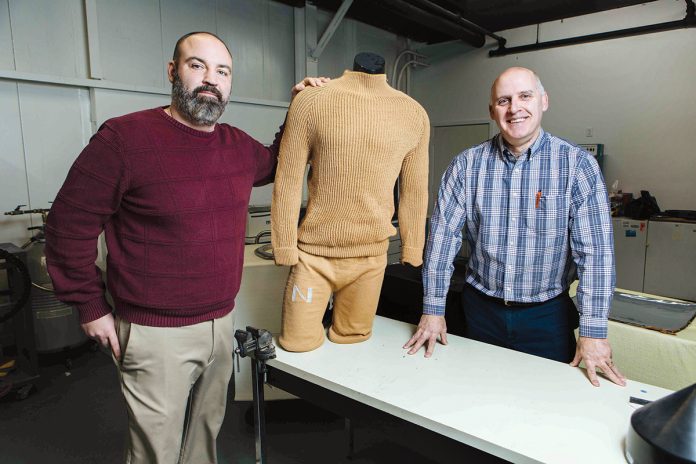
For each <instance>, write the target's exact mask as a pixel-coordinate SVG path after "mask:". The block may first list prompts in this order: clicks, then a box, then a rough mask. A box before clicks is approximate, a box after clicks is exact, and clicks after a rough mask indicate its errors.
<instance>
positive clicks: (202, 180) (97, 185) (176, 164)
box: [46, 108, 282, 327]
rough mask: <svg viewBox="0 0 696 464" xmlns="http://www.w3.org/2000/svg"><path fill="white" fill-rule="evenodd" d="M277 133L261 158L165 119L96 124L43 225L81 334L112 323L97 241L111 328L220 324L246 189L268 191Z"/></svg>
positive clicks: (227, 134) (231, 135)
mask: <svg viewBox="0 0 696 464" xmlns="http://www.w3.org/2000/svg"><path fill="white" fill-rule="evenodd" d="M281 132H282V128H281ZM281 132H278V134H276V138H275V141H274V143H273V145H272V146H271V147H268V148H267V147H265V146H263V145H262V144H260V143H259V142H257V141H255V140H254V139H253V138H251V137H250V136H249V135H247V134H246V133H244V132H242V131H241V130H239V129H237V128H234V127H232V126H229V125H227V124H216V126H215V130H214V131H213V132H202V131H198V130H195V129H192V128H190V127H187V126H185V125H183V124H181V123H179V122H177V121H176V120H175V119H173V118H171V117H170V116H169V115H167V113H165V112H164V110H163V108H155V109H150V110H145V111H140V112H137V113H132V114H128V115H125V116H121V117H118V118H114V119H110V120H108V121H106V122H105V123H104V124H103V125H102V126H101V128H100V129H99V131H98V132H97V133H96V134H95V135H94V136H93V137H92V139H91V140H90V142H89V144H88V145H87V147H85V149H84V150H83V151H82V153H80V155H79V156H78V158H77V160H76V161H75V163H74V164H73V166H72V168H71V169H70V171H69V173H68V176H67V179H66V180H65V183H64V184H63V187H62V188H61V189H60V191H59V192H58V196H57V197H56V200H55V202H54V203H53V206H52V208H51V212H50V214H49V215H48V221H47V224H46V262H47V267H48V271H49V273H50V275H51V278H52V279H53V284H54V287H55V289H56V295H57V297H58V298H59V299H60V300H62V301H64V302H66V303H68V304H72V305H75V306H76V307H77V309H78V310H79V312H80V320H81V322H82V323H85V322H90V321H93V320H95V319H98V318H100V317H102V316H105V315H106V314H108V313H110V312H111V307H110V306H109V305H108V303H107V302H106V299H105V297H104V293H105V291H104V285H103V283H102V278H101V273H100V271H99V268H97V266H96V265H95V264H94V262H95V259H96V257H97V239H98V236H99V234H100V233H101V231H102V230H105V235H106V244H107V248H108V258H107V282H108V287H109V292H110V293H111V296H112V297H113V300H114V304H115V311H116V313H117V314H119V315H120V316H121V317H123V318H124V319H126V320H128V321H130V322H133V323H136V324H141V325H149V326H156V327H179V326H184V325H191V324H196V323H199V322H202V321H206V320H210V319H214V318H219V317H222V316H224V315H225V314H227V313H229V312H230V311H231V310H232V309H233V307H234V298H235V296H236V295H237V292H238V291H239V286H240V283H241V277H242V267H243V261H244V235H245V226H246V212H247V207H248V203H249V197H250V195H251V188H252V186H258V185H264V184H267V183H269V182H272V181H273V176H274V172H275V167H276V162H277V155H278V145H279V143H280V137H281Z"/></svg>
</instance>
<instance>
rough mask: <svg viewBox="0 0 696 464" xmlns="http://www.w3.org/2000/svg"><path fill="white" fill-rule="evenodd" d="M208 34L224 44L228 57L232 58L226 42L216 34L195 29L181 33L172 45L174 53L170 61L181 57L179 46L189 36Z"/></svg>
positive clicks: (176, 60) (175, 60) (176, 61)
mask: <svg viewBox="0 0 696 464" xmlns="http://www.w3.org/2000/svg"><path fill="white" fill-rule="evenodd" d="M200 35H203V36H208V37H212V38H214V39H216V40H217V41H218V42H220V43H221V44H222V45H224V46H225V49H226V50H227V53H228V54H229V55H230V59H232V53H231V52H230V49H229V47H228V46H227V44H226V43H225V42H224V41H223V40H222V39H221V38H220V37H218V36H216V35H215V34H213V33H212V32H205V31H196V32H189V33H188V34H184V35H182V36H181V37H180V38H179V40H177V41H176V45H175V46H174V55H173V56H172V61H174V62H175V63H178V62H179V58H180V57H181V46H182V44H183V43H184V42H186V41H187V40H189V37H196V36H200Z"/></svg>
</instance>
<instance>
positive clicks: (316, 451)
mask: <svg viewBox="0 0 696 464" xmlns="http://www.w3.org/2000/svg"><path fill="white" fill-rule="evenodd" d="M70 359H71V361H72V362H71V364H72V365H71V368H70V371H69V372H66V366H65V363H64V358H63V357H62V356H46V355H44V356H42V357H41V358H40V361H41V378H40V379H39V381H38V382H37V390H36V391H34V392H33V393H32V394H31V395H30V396H29V397H28V398H27V399H25V400H21V401H18V400H15V399H12V398H11V397H5V398H2V399H0V462H1V463H2V464H43V463H47V464H48V463H50V464H82V463H85V464H86V463H99V464H117V463H121V462H122V460H121V456H122V449H123V443H124V434H125V431H126V425H127V422H126V413H125V406H124V403H123V399H122V397H121V393H120V390H119V386H118V380H117V374H116V370H115V367H114V365H113V363H112V361H111V359H110V358H109V357H108V356H106V355H105V354H103V353H102V352H100V351H96V352H92V351H90V350H88V349H86V348H82V349H79V350H74V351H73V352H72V353H71V357H70ZM232 397H233V393H232V391H230V400H229V404H228V408H227V413H226V416H225V421H224V423H223V427H222V430H221V432H220V436H219V438H218V456H219V462H220V463H221V464H228V463H235V464H246V463H254V462H255V454H254V434H253V428H252V426H251V424H250V423H249V421H248V420H247V419H249V418H250V403H248V402H235V401H232V400H231V398H232ZM245 416H246V419H245ZM344 424H345V423H344V420H343V418H340V417H338V416H335V415H333V414H331V413H328V412H326V411H324V410H322V409H319V408H317V407H314V406H312V405H310V404H309V403H307V402H305V401H302V400H292V401H282V402H273V403H272V404H271V405H270V406H269V408H268V410H267V441H268V458H269V459H268V461H269V464H291V463H293V464H294V463H302V464H314V463H316V464H329V463H338V464H340V463H353V464H366V463H389V464H391V463H419V464H435V463H455V462H457V463H459V462H471V463H476V464H483V463H489V462H499V461H498V460H496V459H494V458H492V457H491V456H488V455H485V454H483V453H481V452H479V451H477V450H473V449H471V448H468V447H465V446H463V445H459V444H455V443H451V442H443V443H438V444H437V446H436V447H432V446H427V445H426V444H425V443H424V442H423V440H420V438H421V437H420V436H419V435H418V434H417V432H414V431H411V430H410V429H408V428H407V427H405V424H403V423H401V422H400V421H397V420H394V421H386V422H379V423H375V422H371V423H369V424H361V423H357V424H354V425H355V448H354V451H355V453H354V456H353V458H352V459H347V457H346V454H347V453H346V451H347V438H346V434H345V431H344Z"/></svg>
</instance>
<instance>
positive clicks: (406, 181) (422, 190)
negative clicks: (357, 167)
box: [399, 111, 430, 266]
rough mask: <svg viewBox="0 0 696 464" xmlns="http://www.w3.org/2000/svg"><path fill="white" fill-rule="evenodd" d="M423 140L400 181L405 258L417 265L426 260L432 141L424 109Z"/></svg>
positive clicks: (411, 154)
mask: <svg viewBox="0 0 696 464" xmlns="http://www.w3.org/2000/svg"><path fill="white" fill-rule="evenodd" d="M422 127H423V128H422V130H421V136H420V140H419V141H418V143H417V144H416V146H415V147H414V148H413V150H411V152H410V153H409V154H408V156H407V157H406V158H405V159H404V162H403V164H402V166H401V175H400V182H399V232H400V234H401V244H402V248H401V262H402V263H409V264H411V265H413V266H420V265H421V264H422V263H423V245H424V243H425V217H426V215H427V213H428V162H429V157H428V144H429V141H430V120H429V119H428V115H427V114H426V113H425V111H423V126H422Z"/></svg>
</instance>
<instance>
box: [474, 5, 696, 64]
mask: <svg viewBox="0 0 696 464" xmlns="http://www.w3.org/2000/svg"><path fill="white" fill-rule="evenodd" d="M695 11H696V8H695V7H694V3H693V1H692V0H686V16H684V19H681V20H679V21H670V22H666V23H660V24H650V25H647V26H639V27H631V28H628V29H620V30H618V31H609V32H601V33H599V34H590V35H584V36H580V37H569V38H567V39H559V40H551V41H549V42H537V43H534V44H529V45H521V46H519V47H510V48H506V47H505V46H502V47H498V48H497V49H495V50H491V51H489V52H488V55H489V56H505V55H511V54H514V53H524V52H531V51H535V50H545V49H547V48H556V47H565V46H568V45H577V44H583V43H590V42H599V41H601V40H609V39H618V38H621V37H631V36H635V35H642V34H652V33H654V32H664V31H671V30H675V29H684V28H688V27H696V14H695Z"/></svg>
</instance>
